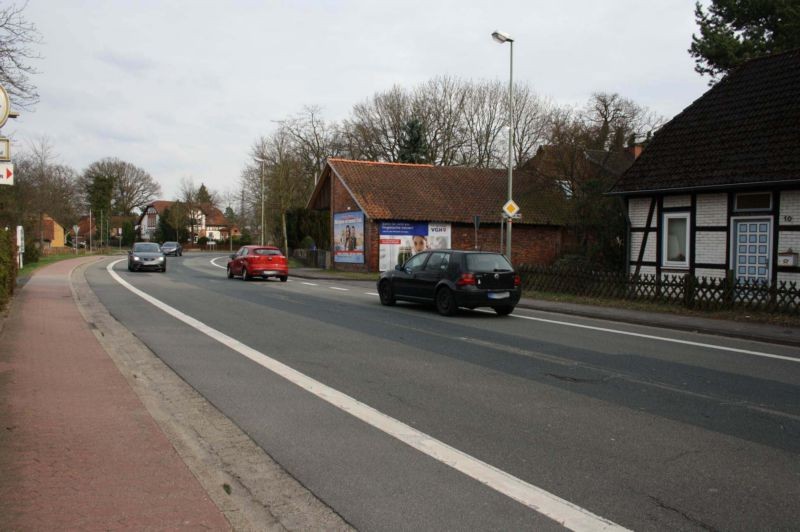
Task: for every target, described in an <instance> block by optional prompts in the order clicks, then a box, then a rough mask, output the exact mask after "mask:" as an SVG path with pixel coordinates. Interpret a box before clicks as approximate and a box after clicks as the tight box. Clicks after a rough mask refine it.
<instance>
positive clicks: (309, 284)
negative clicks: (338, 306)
mask: <svg viewBox="0 0 800 532" xmlns="http://www.w3.org/2000/svg"><path fill="white" fill-rule="evenodd" d="M301 282H302V283H303V284H306V285H308V286H319V285H318V284H317V283H309V282H306V281H301Z"/></svg>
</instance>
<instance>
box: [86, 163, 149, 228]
mask: <svg viewBox="0 0 800 532" xmlns="http://www.w3.org/2000/svg"><path fill="white" fill-rule="evenodd" d="M99 178H105V179H109V180H110V181H111V205H110V207H111V211H112V213H113V214H117V215H122V216H129V215H130V214H132V213H133V209H134V208H137V207H138V208H141V207H143V206H145V205H147V204H148V203H150V202H151V201H153V200H154V199H156V198H157V197H158V195H159V194H161V185H159V184H158V183H157V182H156V180H155V179H153V177H152V176H151V175H150V174H149V173H147V172H146V171H145V170H143V169H141V168H139V167H138V166H135V165H133V164H131V163H129V162H125V161H121V160H120V159H117V158H116V157H106V158H105V159H100V160H99V161H95V162H93V163H92V164H90V165H89V166H88V167H87V168H86V170H84V172H83V176H82V178H81V181H82V182H83V183H84V186H88V185H89V183H91V182H93V181H95V180H96V179H99Z"/></svg>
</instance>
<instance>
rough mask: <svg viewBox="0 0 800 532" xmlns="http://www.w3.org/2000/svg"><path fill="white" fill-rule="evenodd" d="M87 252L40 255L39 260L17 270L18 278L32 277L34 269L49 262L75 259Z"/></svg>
mask: <svg viewBox="0 0 800 532" xmlns="http://www.w3.org/2000/svg"><path fill="white" fill-rule="evenodd" d="M85 255H86V254H85V253H81V254H79V255H75V254H74V253H61V254H57V255H47V256H46V257H39V260H38V261H37V262H30V263H28V264H26V265H24V266H23V267H22V269H21V270H19V272H17V278H19V277H30V276H31V274H33V272H34V271H36V270H37V269H39V268H42V267H44V266H47V265H48V264H53V263H54V262H59V261H62V260H66V259H75V258H78V257H83V256H85Z"/></svg>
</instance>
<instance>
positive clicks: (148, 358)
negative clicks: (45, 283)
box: [70, 257, 352, 530]
mask: <svg viewBox="0 0 800 532" xmlns="http://www.w3.org/2000/svg"><path fill="white" fill-rule="evenodd" d="M104 258H105V257H104ZM95 262H97V261H93V262H91V263H84V264H81V265H78V266H76V267H75V269H73V271H72V275H71V276H70V284H71V288H72V293H73V298H74V300H75V302H76V304H77V306H78V309H79V310H80V312H81V314H82V315H83V317H84V319H85V320H86V321H87V323H89V325H90V326H91V327H92V330H93V331H94V334H95V336H96V337H97V340H98V341H99V342H100V344H101V345H102V346H103V348H104V349H105V350H106V352H107V353H108V354H109V356H110V357H111V359H112V360H113V361H114V363H115V364H116V365H117V367H118V368H119V371H120V373H122V375H123V376H124V377H125V378H126V380H127V381H128V383H129V385H130V386H131V388H132V389H133V390H134V391H135V392H136V394H137V395H138V396H139V398H140V400H141V401H142V403H143V404H144V406H145V408H146V409H147V411H148V412H149V413H150V415H151V416H152V417H153V419H154V420H155V421H156V423H157V424H158V425H159V426H160V427H161V430H162V431H163V432H164V434H165V435H166V436H167V438H168V439H169V441H170V442H171V443H172V445H173V447H174V448H175V450H176V452H177V453H178V455H179V456H180V457H181V458H182V459H183V461H184V462H185V463H186V465H187V466H188V467H189V469H190V470H191V471H192V473H193V474H194V475H195V477H196V478H197V479H198V480H199V481H200V483H201V485H202V486H203V488H204V489H205V490H206V492H207V493H208V495H209V497H211V499H212V500H213V501H214V503H215V504H216V505H217V507H218V508H219V509H220V511H222V513H223V514H224V515H225V517H226V518H227V519H228V522H229V523H230V524H231V526H232V527H233V528H234V529H235V530H352V528H351V527H350V526H349V525H348V524H347V523H346V522H345V521H344V520H343V519H342V518H341V517H340V516H339V515H338V514H336V513H335V512H334V511H333V510H332V509H331V508H329V507H328V506H327V505H325V504H324V503H323V502H322V501H320V500H319V499H317V498H316V497H315V496H314V495H313V494H312V493H311V492H310V491H308V490H307V489H305V487H303V486H302V485H301V484H300V483H299V482H298V481H297V480H296V479H294V478H293V477H292V476H291V475H289V474H288V473H287V472H286V471H285V470H283V468H281V467H280V465H278V464H277V463H276V462H275V461H273V460H272V459H271V458H270V457H269V456H268V455H267V454H266V453H265V452H264V451H263V449H261V448H260V447H259V446H258V445H256V444H255V442H253V441H252V440H251V439H250V438H249V436H247V434H245V433H244V432H243V431H242V430H241V429H239V427H238V426H236V425H235V424H234V423H233V422H232V421H231V420H229V419H228V418H227V417H226V416H225V415H224V414H222V413H221V412H220V411H219V410H217V409H216V408H215V407H214V406H213V405H212V404H211V403H209V402H208V401H207V400H206V399H205V398H204V397H202V396H201V395H200V394H199V393H197V392H196V391H195V390H194V389H193V388H192V387H191V386H190V385H189V384H187V383H186V382H185V381H183V380H182V379H181V378H180V377H179V376H178V375H177V374H176V373H174V372H173V371H172V369H170V368H169V367H168V366H167V365H166V364H164V363H163V362H162V361H161V359H160V358H158V357H157V356H156V355H155V354H154V353H153V352H152V351H150V350H149V349H148V348H147V346H145V345H144V344H143V343H142V342H141V341H140V340H139V339H138V338H136V337H135V336H134V335H133V334H131V332H130V331H128V330H127V329H126V328H125V327H123V326H122V324H120V323H119V322H117V321H116V320H115V319H114V318H113V317H112V316H111V315H110V314H109V313H108V311H107V310H106V308H105V307H104V306H103V305H102V303H101V302H100V301H99V299H97V296H96V295H95V294H94V292H93V291H92V289H91V287H90V286H89V284H88V282H87V280H86V278H85V271H86V268H87V267H88V266H90V265H91V264H94V263H95Z"/></svg>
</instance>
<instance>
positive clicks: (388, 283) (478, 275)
mask: <svg viewBox="0 0 800 532" xmlns="http://www.w3.org/2000/svg"><path fill="white" fill-rule="evenodd" d="M521 292H522V291H521V288H520V277H519V275H517V273H516V272H515V271H514V268H513V267H512V266H511V263H510V262H508V259H506V258H505V256H503V255H501V254H500V253H491V252H486V251H457V250H434V251H424V252H422V253H418V254H416V255H414V256H413V257H411V258H410V259H408V260H407V261H406V262H405V263H404V264H398V265H397V266H395V268H394V269H393V270H388V271H385V272H383V273H382V274H381V276H380V278H379V279H378V295H379V296H380V299H381V303H382V304H384V305H394V304H395V302H396V301H397V300H404V301H416V302H419V303H433V304H434V305H436V310H438V311H439V313H440V314H442V315H444V316H452V315H454V314H455V313H456V312H457V311H458V308H459V307H466V308H469V309H474V308H477V307H491V308H493V309H494V311H495V312H497V314H499V315H501V316H505V315H507V314H510V313H511V312H512V311H513V310H514V307H515V306H516V305H517V303H519V298H520V294H521Z"/></svg>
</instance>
